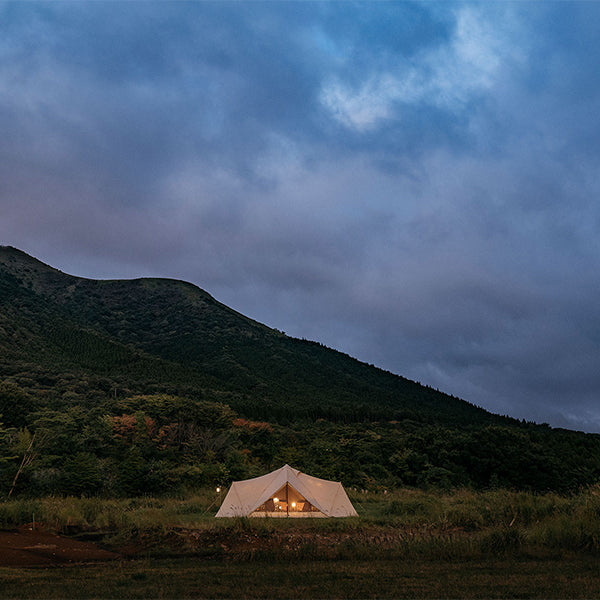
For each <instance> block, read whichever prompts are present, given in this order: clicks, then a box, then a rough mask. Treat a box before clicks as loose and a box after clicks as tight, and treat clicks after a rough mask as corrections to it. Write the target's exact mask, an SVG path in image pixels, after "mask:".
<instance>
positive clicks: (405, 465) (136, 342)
mask: <svg viewBox="0 0 600 600" xmlns="http://www.w3.org/2000/svg"><path fill="white" fill-rule="evenodd" d="M34 437H35V440H34ZM34 441H35V443H34ZM31 448H33V451H32V450H31ZM285 463H290V464H293V465H294V466H295V467H297V468H300V469H302V470H306V471H307V472H310V473H312V474H314V475H316V476H317V477H325V478H328V479H336V480H338V481H343V482H344V483H346V484H349V485H356V486H361V487H367V488H371V489H381V488H382V487H383V486H398V485H417V486H423V485H424V486H438V487H448V486H473V487H478V488H487V487H490V486H491V487H497V486H506V487H510V488H517V489H534V490H548V489H552V490H558V491H573V490H576V489H579V488H580V487H581V486H585V485H590V484H593V483H595V482H597V481H598V480H599V478H600V436H598V435H592V434H583V433H578V432H572V431H567V430H559V429H552V428H550V427H548V426H544V425H536V424H533V423H524V422H519V421H516V420H514V419H510V418H508V417H500V416H497V415H492V414H490V413H488V412H486V411H484V410H482V409H481V408H477V407H475V406H473V405H471V404H468V403H467V402H464V401H462V400H460V399H457V398H454V397H451V396H448V395H446V394H443V393H441V392H438V391H435V390H433V389H430V388H428V387H424V386H422V385H419V384H418V383H415V382H412V381H409V380H407V379H405V378H403V377H400V376H397V375H394V374H392V373H389V372H385V371H382V370H380V369H377V368H375V367H373V366H371V365H367V364H364V363H361V362H359V361H357V360H355V359H353V358H351V357H349V356H347V355H344V354H342V353H340V352H337V351H335V350H331V349H329V348H325V347H323V346H322V345H320V344H318V343H314V342H309V341H305V340H297V339H293V338H290V337H288V336H286V335H284V334H282V333H281V332H279V331H277V330H273V329H270V328H268V327H266V326H264V325H261V324H260V323H257V322H255V321H253V320H251V319H248V318H247V317H245V316H243V315H241V314H239V313H237V312H235V311H233V310H231V309H230V308H228V307H227V306H225V305H223V304H221V303H219V302H218V301H217V300H215V299H214V298H213V297H212V296H210V295H209V294H208V293H206V292H204V291H203V290H201V289H199V288H197V287H195V286H193V285H191V284H189V283H184V282H181V281H174V280H167V279H137V280H132V281H117V280H115V281H94V280H89V279H82V278H78V277H73V276H71V275H67V274H65V273H61V272H60V271H57V270H56V269H53V268H51V267H49V266H47V265H45V264H43V263H41V262H40V261H38V260H36V259H34V258H32V257H30V256H28V255H27V254H25V253H23V252H21V251H19V250H16V249H14V248H8V247H0V496H1V495H2V494H6V493H8V491H9V490H10V489H11V487H12V486H13V482H14V481H15V476H16V475H17V474H18V473H19V465H20V464H23V465H26V467H25V468H24V469H23V472H22V473H21V475H20V476H19V479H18V485H17V486H16V488H15V489H16V492H15V493H17V494H18V493H23V494H28V495H33V496H35V495H43V494H64V493H68V494H85V495H86V496H87V495H90V494H99V495H104V496H114V495H138V494H147V493H173V492H174V491H180V492H182V493H183V492H185V490H187V489H189V488H190V487H192V488H193V487H195V486H201V485H208V484H211V485H213V484H223V483H227V482H229V481H231V480H232V479H244V478H246V477H250V476H255V475H260V474H263V473H264V472H265V471H267V470H269V469H272V468H276V467H280V466H281V465H282V464H285Z"/></svg>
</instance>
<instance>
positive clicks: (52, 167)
mask: <svg viewBox="0 0 600 600" xmlns="http://www.w3.org/2000/svg"><path fill="white" fill-rule="evenodd" d="M599 20H600V7H598V5H595V4H592V3H549V4H521V3H502V4H501V3H490V4H482V3H447V2H444V3H415V4H412V3H332V2H324V3H319V2H315V3H312V2H311V3H300V2H290V3H286V2H278V3H272V2H266V3H261V2H248V3H239V2H232V3H228V2H215V3H211V2H200V3H165V2H136V3H128V2H123V3H114V2H106V3H105V2H93V3H72V2H64V3H63V2H56V3H18V2H15V3H12V2H9V3H4V4H0V28H1V32H2V36H1V38H0V131H1V133H2V142H0V236H1V239H2V243H5V244H12V245H15V246H17V247H20V248H22V249H24V250H26V251H29V252H31V253H33V254H34V255H36V256H38V257H39V258H41V259H43V260H45V261H47V262H49V263H51V264H53V265H55V266H57V267H59V268H61V269H63V270H65V271H68V272H72V273H75V274H78V275H84V276H89V277H135V276H142V275H161V276H168V277H178V278H182V279H186V280H190V281H193V282H194V283H197V284H198V285H200V286H201V287H204V288H205V289H207V290H208V291H209V292H211V293H212V294H213V295H215V296H216V297H217V298H219V299H220V300H222V301H224V302H225V303H227V304H229V305H231V306H233V307H234V308H236V309H238V310H240V311H241V312H243V313H245V314H248V315H250V316H252V317H254V318H257V319H258V320H261V321H263V322H266V323H267V324H269V325H271V326H274V327H277V328H279V329H284V330H286V331H287V332H288V333H290V334H292V335H296V336H299V337H306V338H311V339H318V340H320V341H323V342H325V343H326V344H328V345H330V346H333V347H336V348H339V349H341V350H344V351H346V352H349V353H350V354H352V355H354V356H357V357H359V358H361V359H362V360H365V361H367V362H370V363H376V364H378V365H381V366H383V367H385V368H387V369H390V370H392V371H394V372H397V373H400V374H403V375H406V376H408V377H411V378H414V379H417V380H420V381H422V382H424V383H428V384H430V385H433V386H434V387H439V388H440V389H443V390H445V391H448V392H450V393H454V394H456V395H459V396H462V397H464V398H466V399H467V400H470V401H471V402H474V403H477V404H480V405H483V406H485V407H487V408H490V409H491V410H494V411H496V412H502V413H508V414H512V415H514V416H518V417H524V418H532V419H537V420H541V421H549V422H551V423H553V424H557V425H568V426H572V427H578V428H586V429H588V430H600V410H599V409H598V408H597V399H598V390H599V389H600V375H599V374H598V369H597V367H596V365H597V363H598V358H599V357H600V310H599V309H598V308H597V302H596V298H597V297H598V293H599V292H600V280H599V276H598V274H597V264H598V258H599V254H600V241H599V240H600V236H599V233H600V209H599V207H598V203H597V198H598V196H599V192H600V189H599V188H600V184H598V182H597V173H598V167H599V166H600V165H599V164H598V163H599V142H598V140H599V139H600V136H599V135H598V133H599V129H600V122H599V119H600V110H598V108H599V105H600V81H599V80H598V78H597V76H596V66H597V64H598V60H599V59H600V56H599V54H600V43H599V42H598V41H597V30H598V25H600V23H599Z"/></svg>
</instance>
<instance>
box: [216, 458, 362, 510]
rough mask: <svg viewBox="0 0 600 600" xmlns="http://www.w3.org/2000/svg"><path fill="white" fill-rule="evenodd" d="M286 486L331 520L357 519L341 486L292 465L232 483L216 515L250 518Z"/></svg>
mask: <svg viewBox="0 0 600 600" xmlns="http://www.w3.org/2000/svg"><path fill="white" fill-rule="evenodd" d="M286 483H289V485H291V486H292V487H293V488H294V489H295V490H296V491H297V492H299V493H300V494H302V496H304V497H305V498H306V499H307V500H308V501H309V502H310V503H311V504H312V505H313V506H315V507H316V508H317V509H319V510H320V511H321V512H322V513H323V514H324V515H326V516H328V517H355V516H357V513H356V511H355V510H354V507H353V506H352V504H351V502H350V500H349V498H348V495H347V494H346V492H345V491H344V488H343V487H342V484H341V483H339V482H337V481H328V480H326V479H319V478H318V477H312V476H310V475H307V474H306V473H302V472H301V471H298V470H297V469H293V468H292V467H290V466H289V465H284V466H283V467H281V468H280V469H277V470H276V471H273V472H272V473H267V474H266V475H261V476H260V477H254V478H253V479H246V480H244V481H235V482H233V483H232V484H231V488H230V489H229V492H228V493H227V496H225V500H224V501H223V504H222V505H221V508H220V509H219V511H218V512H217V514H216V516H217V517H239V516H248V515H249V514H250V513H252V512H254V511H255V510H256V509H257V508H258V507H259V506H260V505H261V504H263V503H264V502H266V501H267V500H268V499H269V498H270V497H271V496H272V495H273V494H275V493H276V492H277V491H278V490H280V489H281V488H282V487H283V486H284V485H285V484H286Z"/></svg>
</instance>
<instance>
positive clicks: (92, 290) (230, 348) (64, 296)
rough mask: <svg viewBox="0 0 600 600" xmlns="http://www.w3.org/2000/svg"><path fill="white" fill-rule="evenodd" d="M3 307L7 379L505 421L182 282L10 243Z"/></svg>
mask: <svg viewBox="0 0 600 600" xmlns="http://www.w3.org/2000/svg"><path fill="white" fill-rule="evenodd" d="M0 305H1V306H2V312H1V315H0V350H1V352H2V357H3V358H2V362H1V364H0V369H2V371H0V375H1V374H2V373H4V374H11V373H13V374H14V373H15V372H16V371H17V370H23V369H26V368H27V367H28V366H29V367H34V366H35V368H36V369H39V368H41V369H43V370H44V371H45V372H46V374H47V375H54V376H59V375H61V374H63V373H65V372H71V373H72V372H75V373H85V374H90V375H94V376H102V377H106V378H108V379H110V380H114V384H115V387H126V388H128V389H130V390H134V391H138V392H142V391H147V390H148V389H149V388H152V389H153V390H155V391H156V390H159V391H177V392H178V393H185V394H193V393H201V394H203V395H204V397H208V398H219V397H222V396H223V395H226V397H227V399H228V403H229V404H230V405H231V406H232V407H234V408H235V409H236V410H238V411H240V412H241V413H243V414H246V415H248V416H250V417H255V418H267V417H268V418H269V419H270V420H288V419H297V418H302V417H307V418H318V417H326V418H333V419H334V420H342V421H354V420H363V419H370V420H372V419H373V418H377V417H381V418H388V419H394V418H396V419H398V418H403V417H407V416H410V417H411V418H414V419H417V420H427V421H436V422H442V423H457V422H465V423H466V422H469V423H471V422H477V423H484V422H488V423H490V422H497V421H498V419H499V417H495V416H492V415H490V414H488V413H486V412H485V411H484V410H482V409H480V408H477V407H475V406H473V405H470V404H468V403H466V402H464V401H462V400H459V399H457V398H453V397H450V396H448V395H445V394H443V393H440V392H437V391H435V390H432V389H430V388H427V387H424V386H421V385H419V384H417V383H414V382H412V381H409V380H407V379H404V378H402V377H400V376H397V375H393V374H391V373H388V372H384V371H382V370H380V369H377V368H375V367H373V366H369V365H366V364H364V363H361V362H359V361H357V360H355V359H353V358H351V357H349V356H347V355H344V354H342V353H339V352H336V351H335V350H331V349H329V348H325V347H323V346H321V345H320V344H317V343H314V342H309V341H305V340H298V339H293V338H290V337H288V336H285V335H284V334H282V333H280V332H278V331H276V330H273V329H270V328H268V327H266V326H264V325H261V324H260V323H257V322H255V321H253V320H251V319H249V318H247V317H244V316H243V315H241V314H239V313H237V312H235V311H233V310H232V309H230V308H228V307H227V306H225V305H223V304H221V303H219V302H217V301H216V300H215V299H214V298H213V297H212V296H210V295H209V294H208V293H206V292H205V291H203V290H201V289H199V288H197V287H195V286H194V285H192V284H189V283H184V282H181V281H175V280H168V279H137V280H128V281H124V280H108V281H96V280H90V279H83V278H79V277H73V276H70V275H66V274H65V273H62V272H60V271H57V270H56V269H53V268H52V267H49V266H47V265H45V264H43V263H41V262H40V261H38V260H36V259H34V258H32V257H30V256H28V255H27V254H25V253H23V252H21V251H19V250H16V249H14V248H10V247H0ZM16 340H18V342H16ZM111 385H112V384H111Z"/></svg>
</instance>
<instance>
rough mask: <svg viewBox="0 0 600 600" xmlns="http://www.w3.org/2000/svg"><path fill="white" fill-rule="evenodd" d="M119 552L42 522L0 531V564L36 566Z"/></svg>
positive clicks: (112, 556) (96, 558) (106, 557)
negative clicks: (110, 550) (54, 530)
mask: <svg viewBox="0 0 600 600" xmlns="http://www.w3.org/2000/svg"><path fill="white" fill-rule="evenodd" d="M116 558H119V555H118V554H116V553H114V552H109V551H108V550H103V549H102V548H99V547H98V546H97V545H96V544H94V543H92V542H80V541H78V540H73V539H71V538H68V537H65V536H61V535H58V534H57V533H56V532H53V531H50V530H48V529H45V528H44V527H43V526H40V525H37V524H36V526H35V528H34V527H33V525H23V526H21V527H19V528H18V529H17V530H14V531H0V566H3V567H39V566H52V565H60V564H69V563H85V562H95V561H105V560H114V559H116Z"/></svg>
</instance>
